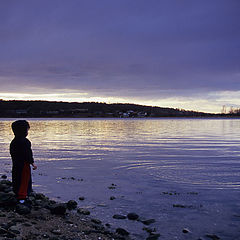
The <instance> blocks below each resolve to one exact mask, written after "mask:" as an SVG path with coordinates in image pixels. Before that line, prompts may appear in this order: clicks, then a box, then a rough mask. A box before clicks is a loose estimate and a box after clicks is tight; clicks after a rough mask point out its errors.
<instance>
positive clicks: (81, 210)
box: [77, 208, 90, 215]
mask: <svg viewBox="0 0 240 240" xmlns="http://www.w3.org/2000/svg"><path fill="white" fill-rule="evenodd" d="M77 212H78V213H79V214H83V215H90V211H88V210H87V209H84V208H78V210H77Z"/></svg>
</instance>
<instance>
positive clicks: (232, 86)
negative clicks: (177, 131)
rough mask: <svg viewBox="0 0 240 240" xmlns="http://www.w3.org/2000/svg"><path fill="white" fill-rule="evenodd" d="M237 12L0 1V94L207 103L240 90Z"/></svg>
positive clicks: (222, 5) (220, 4)
mask: <svg viewBox="0 0 240 240" xmlns="http://www.w3.org/2000/svg"><path fill="white" fill-rule="evenodd" d="M239 7H240V2H239V1H235V0H229V1H224V0H214V1H210V2H209V1H207V0H204V1H199V2H196V1H194V2H193V1H189V0H184V1H181V2H179V1H177V0H176V1H170V2H169V1H164V0H163V1H158V0H150V1H143V0H138V1H130V0H122V1H111V0H102V1H97V0H89V1H84V0H83V1H77V0H70V1H57V0H52V1H47V0H42V1H37V2H36V1H34V2H33V1H31V0H23V1H21V2H19V1H2V2H1V3H0V33H1V35H0V52H1V55H0V84H1V89H2V91H5V92H6V91H7V92H16V91H19V92H25V93H31V91H32V92H38V91H39V90H38V89H41V91H42V90H44V89H45V91H46V89H49V90H51V91H53V92H57V91H63V92H64V89H72V90H74V91H79V92H88V94H90V95H91V96H96V97H97V96H98V97H101V96H104V97H109V98H111V97H118V98H119V99H122V98H129V99H130V98H132V99H133V98H134V99H137V98H141V99H145V100H146V101H151V100H152V99H155V100H156V99H162V98H173V99H174V98H175V99H181V97H184V96H185V97H188V96H190V95H191V96H195V97H196V96H199V95H200V96H202V97H205V98H206V99H208V101H210V100H212V99H209V94H210V93H212V92H218V91H219V92H222V91H226V90H228V91H237V90H240V85H239V80H240V79H239V77H240V75H239V74H240V66H239V62H240V54H239V50H238V49H240V31H239V29H240V15H239V11H238V9H239ZM205 93H208V96H207V95H206V94H205ZM90 95H89V96H90ZM210 95H211V94H210ZM176 101H177V102H176V103H178V102H179V100H176ZM212 101H213V100H212Z"/></svg>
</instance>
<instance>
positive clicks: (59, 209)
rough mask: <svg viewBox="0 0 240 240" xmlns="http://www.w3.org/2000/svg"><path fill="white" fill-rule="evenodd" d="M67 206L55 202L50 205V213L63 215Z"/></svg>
mask: <svg viewBox="0 0 240 240" xmlns="http://www.w3.org/2000/svg"><path fill="white" fill-rule="evenodd" d="M66 210H67V207H66V204H62V203H59V204H55V205H53V206H52V207H51V209H50V211H51V213H52V214H56V215H64V214H65V213H66Z"/></svg>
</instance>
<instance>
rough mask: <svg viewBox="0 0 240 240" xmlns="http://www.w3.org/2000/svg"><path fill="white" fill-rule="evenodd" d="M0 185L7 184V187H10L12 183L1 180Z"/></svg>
mask: <svg viewBox="0 0 240 240" xmlns="http://www.w3.org/2000/svg"><path fill="white" fill-rule="evenodd" d="M0 184H6V185H8V186H12V182H11V181H9V180H1V181H0Z"/></svg>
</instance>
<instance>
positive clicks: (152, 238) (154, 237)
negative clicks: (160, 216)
mask: <svg viewBox="0 0 240 240" xmlns="http://www.w3.org/2000/svg"><path fill="white" fill-rule="evenodd" d="M160 236H161V235H160V234H159V233H151V234H150V235H149V236H148V237H147V238H146V240H157V239H158V238H159V237H160Z"/></svg>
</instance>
